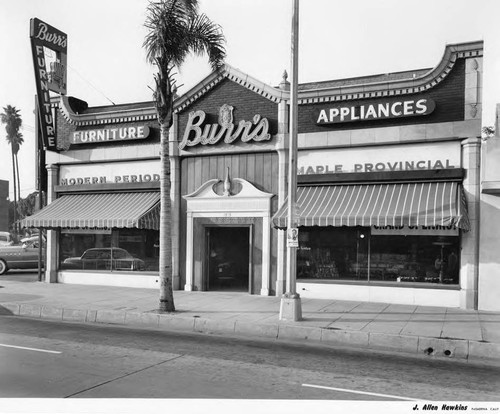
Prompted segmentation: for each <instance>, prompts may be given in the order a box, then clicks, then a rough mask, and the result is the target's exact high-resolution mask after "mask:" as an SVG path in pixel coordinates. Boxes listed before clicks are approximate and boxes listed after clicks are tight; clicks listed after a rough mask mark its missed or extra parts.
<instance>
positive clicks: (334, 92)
mask: <svg viewBox="0 0 500 414" xmlns="http://www.w3.org/2000/svg"><path fill="white" fill-rule="evenodd" d="M481 56H483V42H482V41H477V42H470V43H460V44H453V45H447V46H446V48H445V51H444V55H443V57H442V59H441V61H440V62H439V64H438V65H437V66H436V67H435V68H433V69H430V70H429V71H427V72H426V73H424V74H422V75H420V76H416V77H414V78H408V79H399V80H393V81H383V82H373V83H364V84H358V85H346V86H338V87H330V88H323V89H322V88H318V89H311V90H308V91H302V92H301V91H300V90H299V97H298V102H299V105H306V104H314V103H324V102H337V101H350V100H356V99H367V98H381V97H391V96H402V95H409V94H414V93H419V92H424V91H427V90H429V89H432V88H434V87H435V86H437V85H438V84H440V83H441V82H443V80H444V79H446V77H447V76H448V75H449V74H450V72H451V71H452V69H453V67H454V66H455V63H456V62H457V59H461V58H465V59H467V58H477V57H481Z"/></svg>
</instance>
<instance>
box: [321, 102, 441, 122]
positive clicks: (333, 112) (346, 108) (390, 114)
mask: <svg viewBox="0 0 500 414" xmlns="http://www.w3.org/2000/svg"><path fill="white" fill-rule="evenodd" d="M435 107H436V104H435V102H434V101H433V100H432V99H430V98H421V99H407V100H397V101H385V102H380V101H372V102H366V103H363V104H358V105H353V104H351V105H346V104H344V105H335V106H330V107H326V108H321V109H318V110H316V111H315V112H314V114H313V117H314V121H315V123H316V124H318V125H327V124H338V123H343V122H356V121H372V120H379V119H390V118H405V117H411V116H422V115H428V114H430V113H432V111H434V108H435Z"/></svg>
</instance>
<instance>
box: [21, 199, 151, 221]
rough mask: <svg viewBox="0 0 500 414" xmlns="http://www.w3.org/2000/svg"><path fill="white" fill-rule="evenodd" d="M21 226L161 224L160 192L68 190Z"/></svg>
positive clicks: (27, 218) (26, 219)
mask: <svg viewBox="0 0 500 414" xmlns="http://www.w3.org/2000/svg"><path fill="white" fill-rule="evenodd" d="M20 223H21V226H22V227H43V228H67V229H74V228H106V229H109V228H113V227H118V228H123V227H128V228H133V227H135V228H139V229H153V230H158V229H159V227H160V193H158V192H144V193H111V194H110V193H107V194H100V193H99V194H68V195H63V196H62V197H61V198H58V199H57V200H55V201H53V202H52V203H51V204H49V205H48V206H47V207H45V208H43V209H42V210H40V211H39V212H37V213H35V214H34V215H32V216H30V217H26V218H25V219H24V220H21V221H20Z"/></svg>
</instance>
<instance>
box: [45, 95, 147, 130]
mask: <svg viewBox="0 0 500 414" xmlns="http://www.w3.org/2000/svg"><path fill="white" fill-rule="evenodd" d="M53 105H54V106H55V107H56V108H57V107H58V108H59V112H60V113H61V114H62V116H63V117H64V119H65V120H66V121H67V122H68V123H69V124H71V125H75V126H89V125H108V124H120V123H125V122H141V121H149V120H155V119H157V116H156V108H155V106H154V104H153V102H151V106H150V107H145V108H144V107H143V108H133V109H120V108H117V109H116V110H109V111H105V112H98V113H89V114H78V113H76V112H75V111H74V110H73V109H72V108H71V105H70V103H69V97H68V96H61V97H60V98H59V102H55V103H54V104H53Z"/></svg>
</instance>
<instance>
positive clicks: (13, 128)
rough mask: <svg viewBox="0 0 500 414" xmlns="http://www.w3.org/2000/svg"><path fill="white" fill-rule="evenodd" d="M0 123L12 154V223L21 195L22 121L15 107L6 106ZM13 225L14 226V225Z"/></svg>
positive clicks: (0, 116) (15, 216)
mask: <svg viewBox="0 0 500 414" xmlns="http://www.w3.org/2000/svg"><path fill="white" fill-rule="evenodd" d="M0 122H1V123H2V124H5V131H6V132H7V142H8V143H9V144H10V148H11V153H12V178H13V182H14V223H16V221H17V202H18V200H19V196H20V193H21V183H20V181H19V163H18V159H17V153H18V152H19V148H20V147H21V145H22V143H23V142H24V138H23V134H22V133H21V132H20V129H21V125H22V124H23V120H22V119H21V114H20V113H19V109H16V107H15V106H11V105H7V106H6V107H4V108H3V113H0ZM14 225H15V224H14Z"/></svg>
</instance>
